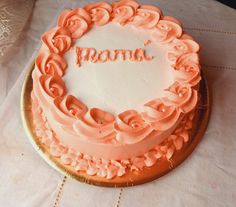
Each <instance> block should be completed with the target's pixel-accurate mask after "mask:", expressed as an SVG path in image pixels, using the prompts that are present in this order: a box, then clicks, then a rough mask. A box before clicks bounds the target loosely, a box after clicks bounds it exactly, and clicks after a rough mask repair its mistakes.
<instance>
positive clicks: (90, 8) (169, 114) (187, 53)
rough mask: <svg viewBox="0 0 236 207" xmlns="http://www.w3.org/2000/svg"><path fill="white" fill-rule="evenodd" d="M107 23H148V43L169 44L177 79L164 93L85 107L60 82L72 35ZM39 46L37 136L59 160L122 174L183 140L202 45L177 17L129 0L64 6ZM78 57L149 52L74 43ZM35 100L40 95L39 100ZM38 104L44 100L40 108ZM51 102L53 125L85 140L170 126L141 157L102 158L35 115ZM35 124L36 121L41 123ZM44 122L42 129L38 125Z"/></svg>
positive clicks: (146, 134)
mask: <svg viewBox="0 0 236 207" xmlns="http://www.w3.org/2000/svg"><path fill="white" fill-rule="evenodd" d="M109 22H116V23H118V24H120V25H127V26H130V27H137V28H138V29H140V30H147V31H148V32H150V34H151V38H150V39H149V40H147V42H146V43H144V45H145V44H148V43H150V42H157V43H160V44H162V45H164V44H166V45H167V47H168V53H167V54H166V56H167V60H168V62H169V63H170V65H171V66H172V70H173V74H174V81H175V82H174V83H173V84H172V85H171V86H170V87H168V88H167V89H166V96H165V97H154V98H155V99H153V100H151V101H149V102H148V103H146V104H144V106H143V107H142V108H143V110H134V109H129V110H127V111H124V112H121V113H120V114H118V116H117V117H116V116H114V115H113V114H111V113H109V112H106V111H104V110H103V109H99V108H88V107H87V106H86V103H83V102H82V101H80V100H78V99H77V98H76V97H74V96H72V95H70V94H67V93H66V86H65V84H64V81H63V79H62V78H63V75H64V74H65V71H66V68H67V63H66V61H65V59H64V55H65V53H66V52H67V51H69V50H70V49H71V48H72V47H74V45H75V41H76V40H78V39H80V38H81V37H82V36H83V35H85V34H86V32H88V31H89V30H90V29H92V27H93V26H103V25H106V24H108V23H109ZM42 42H43V45H42V48H41V49H40V51H39V54H38V56H37V58H36V61H35V65H36V69H35V71H34V72H33V81H34V83H35V85H36V86H35V87H34V89H33V93H32V99H33V101H34V104H35V105H36V106H37V109H34V108H33V109H32V111H33V113H34V114H36V118H35V125H37V134H38V135H40V137H41V142H42V143H44V144H45V145H46V146H48V147H49V148H50V152H51V153H52V155H53V156H56V157H60V159H61V160H62V161H63V163H64V164H68V165H73V166H74V167H75V169H76V170H78V171H86V173H87V174H89V175H98V176H100V177H106V178H108V179H111V178H113V177H114V176H122V175H124V174H125V173H126V172H127V171H128V170H141V169H143V167H148V166H152V165H153V164H155V163H156V161H157V160H158V159H160V158H161V157H163V156H164V157H165V158H167V159H170V158H171V157H172V155H173V154H174V152H175V150H179V149H181V148H182V146H183V144H184V143H185V142H187V141H188V130H189V129H190V128H191V123H192V118H193V114H194V109H195V107H196V105H197V102H198V91H197V89H198V84H199V81H200V80H201V75H200V63H199V55H198V52H199V45H198V44H197V43H196V42H195V41H194V40H193V39H192V37H190V36H189V35H187V34H186V33H184V32H183V30H182V26H181V24H180V22H179V21H178V20H177V19H175V18H173V17H169V16H163V14H162V12H161V10H160V9H159V8H158V7H154V6H149V5H139V4H138V3H137V2H136V1H134V0H121V1H118V2H115V3H113V4H109V3H106V2H99V3H95V4H88V5H87V6H85V8H76V9H67V10H65V11H64V12H62V14H61V15H60V16H59V18H58V22H57V26H56V27H55V28H53V29H51V30H49V31H48V32H45V33H44V34H43V36H42ZM76 52H77V55H78V54H79V55H80V56H79V57H80V58H78V60H77V61H78V64H80V62H81V60H83V61H91V62H93V63H96V62H106V61H115V60H116V59H121V60H128V61H137V62H141V61H143V60H145V61H151V60H152V58H153V57H151V56H148V55H146V54H145V51H144V50H142V49H141V48H138V49H136V50H134V51H131V50H122V49H117V50H114V51H108V50H102V51H97V50H96V49H95V48H81V47H77V48H76ZM36 99H38V100H36ZM40 103H43V104H44V105H45V106H44V107H42V108H41V107H40V106H39V105H40ZM47 106H48V108H49V109H47V110H48V111H50V115H51V116H52V117H53V119H54V120H55V121H56V122H57V124H58V126H57V127H59V128H60V127H61V128H63V129H65V130H66V133H68V134H69V135H70V136H72V135H73V136H74V135H75V136H77V137H78V139H82V140H83V141H88V142H89V143H98V144H101V145H106V144H113V145H114V146H115V147H116V146H128V147H130V146H132V145H138V144H139V143H141V142H143V141H145V140H148V139H149V138H150V137H152V135H153V134H158V133H162V132H167V131H168V132H173V133H171V134H169V135H168V136H167V135H166V136H167V138H165V139H164V141H162V143H158V144H157V143H156V144H155V147H154V145H152V148H149V149H148V150H146V153H144V154H143V156H141V157H140V156H135V157H130V158H129V159H120V160H106V159H100V158H96V157H92V156H89V155H86V153H84V154H81V153H78V152H77V151H76V150H74V149H71V148H69V147H68V146H66V144H65V143H64V142H60V141H58V140H57V139H56V138H55V137H56V134H55V133H54V132H53V130H51V128H50V127H49V124H48V123H46V122H45V119H46V118H47V117H44V120H41V119H40V116H44V115H43V112H45V111H44V110H45V108H46V107H47ZM39 125H40V126H39ZM40 127H42V129H40Z"/></svg>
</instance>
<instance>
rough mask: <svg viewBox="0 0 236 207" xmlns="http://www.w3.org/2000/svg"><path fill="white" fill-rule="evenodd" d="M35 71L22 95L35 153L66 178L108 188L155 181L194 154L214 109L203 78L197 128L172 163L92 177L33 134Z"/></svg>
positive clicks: (24, 114)
mask: <svg viewBox="0 0 236 207" xmlns="http://www.w3.org/2000/svg"><path fill="white" fill-rule="evenodd" d="M33 68H34V65H32V66H31V67H30V68H29V71H28V73H27V75H26V78H25V80H24V83H23V87H22V92H21V117H22V121H23V126H24V128H25V131H26V133H27V135H28V138H29V140H30V142H31V143H32V145H33V146H34V148H35V149H36V151H37V152H38V153H39V154H40V155H41V157H43V158H44V160H45V161H46V162H47V163H48V164H49V165H50V166H52V167H53V168H55V169H56V170H57V171H59V172H60V173H62V174H63V175H66V176H68V177H72V178H74V179H76V180H78V181H80V182H84V183H88V184H93V185H98V186H107V187H127V186H134V185H139V184H142V183H146V182H150V181H152V180H155V179H157V178H159V177H161V176H163V175H165V174H167V173H168V172H170V171H171V170H173V169H174V168H176V167H177V166H178V165H179V164H181V163H182V162H183V161H184V160H185V159H186V158H187V157H188V156H189V155H190V154H191V153H192V152H193V150H194V149H195V147H196V146H197V145H198V143H199V142H200V140H201V139H202V137H203V135H204V133H205V130H206V128H207V124H208V120H209V117H210V110H211V98H210V97H211V96H210V93H209V88H208V86H207V82H206V80H205V79H204V78H202V80H201V82H200V94H201V97H200V103H199V107H198V109H197V114H196V116H195V119H194V126H193V128H192V132H191V136H190V139H189V141H188V142H187V143H186V144H184V146H183V148H182V149H181V150H179V151H176V152H175V153H174V155H173V157H172V158H171V159H170V160H167V159H164V158H162V159H159V160H158V161H157V162H156V164H155V165H153V166H152V167H145V168H144V169H143V170H142V171H139V172H137V171H132V172H129V173H127V174H125V175H124V176H122V177H118V176H117V177H115V178H113V179H110V180H108V179H106V178H101V177H98V176H89V175H87V174H86V173H85V172H77V171H75V169H74V168H73V167H71V166H67V165H64V164H62V162H61V161H60V158H55V157H53V156H51V155H50V153H49V150H48V149H47V148H46V147H45V146H44V145H43V144H41V143H40V141H39V138H38V137H37V136H36V134H35V133H34V128H33V127H34V126H33V120H32V119H33V117H32V112H31V97H30V93H31V91H32V83H33V81H32V77H31V73H32V70H33Z"/></svg>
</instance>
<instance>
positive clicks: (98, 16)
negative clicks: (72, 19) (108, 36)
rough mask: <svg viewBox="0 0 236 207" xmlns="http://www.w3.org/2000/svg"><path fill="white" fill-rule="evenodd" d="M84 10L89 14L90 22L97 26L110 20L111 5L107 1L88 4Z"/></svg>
mask: <svg viewBox="0 0 236 207" xmlns="http://www.w3.org/2000/svg"><path fill="white" fill-rule="evenodd" d="M85 10H86V11H87V12H89V14H90V15H91V17H92V18H91V19H92V22H94V24H95V25H97V26H103V25H105V24H107V23H108V22H109V21H110V18H111V13H112V6H111V5H110V4H109V3H107V2H99V3H95V4H89V5H87V6H86V7H85Z"/></svg>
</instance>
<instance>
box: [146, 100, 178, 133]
mask: <svg viewBox="0 0 236 207" xmlns="http://www.w3.org/2000/svg"><path fill="white" fill-rule="evenodd" d="M180 113H181V112H180V110H179V109H178V108H176V107H175V106H171V105H170V106H168V105H165V104H164V103H163V101H162V100H161V99H155V100H152V101H150V102H148V103H146V104H145V105H144V112H143V113H142V116H143V119H144V120H145V121H146V122H147V123H149V124H150V125H151V127H152V128H153V129H154V130H161V131H165V130H167V129H170V128H171V127H173V126H174V125H175V123H176V122H177V121H178V120H179V118H180Z"/></svg>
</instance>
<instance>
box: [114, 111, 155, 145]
mask: <svg viewBox="0 0 236 207" xmlns="http://www.w3.org/2000/svg"><path fill="white" fill-rule="evenodd" d="M114 128H115V131H116V132H117V135H116V139H117V140H118V141H119V142H121V143H123V144H133V143H136V142H140V141H141V140H143V139H144V138H146V137H147V136H148V135H149V134H150V133H151V131H152V129H151V127H150V125H148V124H147V123H146V122H145V121H144V120H143V119H142V117H141V115H140V114H139V113H138V112H137V111H135V110H129V111H125V112H123V113H121V114H119V115H118V118H117V122H116V123H115V124H114Z"/></svg>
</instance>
